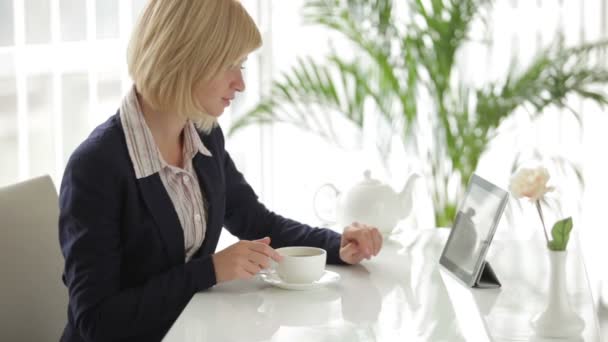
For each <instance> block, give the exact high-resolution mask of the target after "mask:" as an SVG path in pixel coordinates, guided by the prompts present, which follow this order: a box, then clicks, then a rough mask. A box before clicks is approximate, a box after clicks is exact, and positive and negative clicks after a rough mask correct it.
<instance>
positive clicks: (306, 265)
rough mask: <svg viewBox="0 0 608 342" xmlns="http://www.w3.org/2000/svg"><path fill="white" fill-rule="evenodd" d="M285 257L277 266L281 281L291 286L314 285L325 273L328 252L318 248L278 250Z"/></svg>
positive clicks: (286, 248) (285, 248) (284, 248)
mask: <svg viewBox="0 0 608 342" xmlns="http://www.w3.org/2000/svg"><path fill="white" fill-rule="evenodd" d="M276 251H277V252H278V253H279V254H281V255H282V256H283V260H281V262H279V263H278V265H277V273H278V274H279V277H280V278H281V280H283V281H284V282H286V283H291V284H306V283H312V282H315V281H317V280H319V279H320V278H321V276H322V275H323V272H324V271H325V262H326V260H327V252H326V251H325V250H324V249H322V248H317V247H304V246H297V247H283V248H278V249H277V250H276Z"/></svg>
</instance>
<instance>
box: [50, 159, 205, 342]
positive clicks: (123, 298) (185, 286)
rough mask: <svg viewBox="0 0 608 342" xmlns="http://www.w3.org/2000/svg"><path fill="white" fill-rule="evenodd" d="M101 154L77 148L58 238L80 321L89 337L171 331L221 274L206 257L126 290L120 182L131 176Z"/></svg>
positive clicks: (64, 193) (64, 191)
mask: <svg viewBox="0 0 608 342" xmlns="http://www.w3.org/2000/svg"><path fill="white" fill-rule="evenodd" d="M98 152H99V151H86V150H85V151H82V150H81V151H77V152H76V153H75V154H74V155H73V156H72V158H71V160H70V162H69V163H68V165H67V168H66V170H65V173H64V178H63V181H62V185H61V191H60V218H59V239H60V244H61V249H62V253H63V255H64V258H65V270H64V282H65V283H66V285H67V287H68V290H69V298H70V311H71V312H72V319H73V324H74V325H75V327H76V329H78V331H79V332H80V335H81V336H82V337H83V338H85V339H86V340H87V341H114V340H123V339H128V338H129V337H132V336H136V335H139V334H144V333H149V332H150V329H159V330H160V329H162V328H168V327H169V326H170V325H171V323H172V322H174V321H175V320H176V319H177V317H178V316H179V314H180V313H181V311H182V310H183V308H184V307H185V306H186V305H187V303H188V301H189V300H190V299H191V297H192V296H193V294H194V293H196V292H197V291H199V290H202V289H205V288H208V287H210V286H212V285H214V283H215V272H214V269H213V264H212V260H211V258H210V257H209V256H207V257H203V258H199V259H194V260H191V261H190V262H188V263H186V264H181V265H177V266H174V267H172V268H170V269H167V270H166V271H164V272H162V273H159V274H157V275H156V276H154V277H152V278H150V279H147V280H146V281H145V282H144V283H142V284H141V285H140V286H137V287H132V288H121V281H120V279H121V262H122V257H123V255H122V254H123V253H122V252H123V251H122V246H121V227H120V226H121V210H122V209H121V208H123V206H122V203H123V201H125V197H124V196H123V194H122V192H123V191H125V187H122V186H121V182H123V181H124V180H125V179H126V176H125V175H122V177H121V175H120V174H119V172H118V171H116V168H114V167H112V166H113V165H112V158H111V157H109V156H108V157H107V158H104V157H102V156H100V153H98ZM121 178H122V179H121ZM126 229H128V227H127V228H126Z"/></svg>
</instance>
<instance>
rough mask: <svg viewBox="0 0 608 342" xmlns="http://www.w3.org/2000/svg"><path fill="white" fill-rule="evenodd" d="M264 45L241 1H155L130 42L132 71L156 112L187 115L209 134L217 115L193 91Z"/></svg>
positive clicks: (138, 85)
mask: <svg viewBox="0 0 608 342" xmlns="http://www.w3.org/2000/svg"><path fill="white" fill-rule="evenodd" d="M261 45H262V37H261V35H260V31H259V30H258V28H257V26H256V24H255V22H254V21H253V19H252V18H251V16H250V15H249V14H248V13H247V11H246V10H245V8H243V6H242V5H241V3H240V2H239V1H238V0H150V1H149V2H148V4H147V5H146V7H145V9H144V10H143V13H142V15H141V16H140V18H139V20H138V22H137V24H136V26H135V28H134V30H133V33H132V35H131V40H130V42H129V47H128V52H127V64H128V68H129V75H130V76H131V78H132V79H133V82H134V83H135V87H136V89H137V91H138V92H139V94H140V95H141V96H142V97H143V98H144V99H145V100H146V101H147V102H148V103H149V104H150V106H152V108H154V109H155V110H159V111H164V112H167V113H171V114H176V115H181V116H185V117H187V118H189V119H191V120H192V121H193V122H194V124H195V125H196V126H197V127H198V128H199V129H201V130H202V131H203V132H206V133H208V132H209V131H210V130H211V129H212V128H213V127H214V126H215V125H216V118H215V117H213V116H211V115H209V114H207V113H205V111H204V109H203V108H201V106H200V105H199V103H198V101H197V100H196V99H195V96H194V92H195V90H196V89H197V88H198V87H199V85H200V84H201V83H204V82H208V81H210V80H212V79H213V78H215V77H217V76H219V75H221V74H222V73H223V72H225V71H226V70H228V69H229V68H230V67H234V66H236V65H237V64H238V63H239V62H240V60H241V59H243V58H244V57H245V56H246V55H247V54H249V53H250V52H252V51H254V50H256V49H257V48H259V47H260V46H261Z"/></svg>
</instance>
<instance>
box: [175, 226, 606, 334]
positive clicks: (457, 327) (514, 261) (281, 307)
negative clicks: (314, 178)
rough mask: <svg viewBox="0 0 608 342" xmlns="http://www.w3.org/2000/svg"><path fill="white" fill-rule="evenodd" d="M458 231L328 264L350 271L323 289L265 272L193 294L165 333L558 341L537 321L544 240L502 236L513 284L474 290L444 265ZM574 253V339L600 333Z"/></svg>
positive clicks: (501, 260)
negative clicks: (538, 333)
mask: <svg viewBox="0 0 608 342" xmlns="http://www.w3.org/2000/svg"><path fill="white" fill-rule="evenodd" d="M448 234H449V231H448V230H447V229H422V230H417V231H404V232H402V233H401V234H397V235H393V236H391V237H390V238H389V239H387V240H385V246H384V248H383V250H382V252H381V253H380V254H379V255H378V257H376V258H375V259H372V260H370V261H365V262H363V263H362V264H361V265H358V266H328V269H330V270H333V271H335V272H338V273H339V274H340V275H341V276H342V279H341V281H340V282H339V283H338V284H334V285H330V286H327V287H325V288H321V289H316V290H312V291H302V292H300V291H288V290H282V289H278V288H274V287H271V286H270V285H267V284H266V283H264V282H263V281H262V280H261V279H258V278H255V279H252V280H249V281H234V282H231V283H225V284H221V285H218V286H215V287H214V288H212V289H210V290H208V291H204V292H201V293H198V294H196V295H195V296H194V297H193V298H192V300H191V301H190V303H189V304H188V306H187V307H186V308H185V309H184V311H183V312H182V314H181V316H180V317H179V318H178V320H177V321H176V322H175V324H174V325H173V327H172V328H171V330H170V331H169V332H168V334H167V335H166V336H165V338H164V340H163V341H165V342H177V341H180V342H181V341H188V342H199V341H290V342H291V341H349V342H352V341H383V342H384V341H424V342H427V341H449V342H455V341H475V342H478V341H483V340H491V341H548V340H544V339H539V338H534V337H532V336H533V331H532V329H531V328H530V325H529V321H530V319H531V318H532V317H533V316H534V314H535V313H536V312H538V311H540V310H541V309H542V308H543V302H544V298H545V297H544V295H545V293H546V285H547V284H546V279H547V277H548V269H549V265H548V259H547V258H546V257H545V256H544V255H543V252H544V250H543V247H542V246H543V245H542V241H538V240H535V239H531V240H497V241H495V242H494V244H493V245H492V247H491V249H490V253H489V255H488V258H487V260H488V261H489V262H490V263H491V264H492V266H493V267H494V269H495V271H496V273H497V275H498V277H499V279H500V281H501V282H502V284H503V287H502V288H501V289H489V290H488V289H483V290H482V289H468V288H465V287H464V286H462V285H460V283H458V282H457V281H456V280H454V279H453V278H452V277H451V276H449V274H448V273H447V272H445V271H443V269H441V268H440V266H438V262H437V261H438V259H439V255H440V254H441V250H442V248H443V244H444V243H445V241H446V240H447V235H448ZM568 258H569V259H568V263H567V272H568V290H569V294H570V296H571V298H570V299H571V302H572V304H573V306H574V307H575V308H576V310H577V312H578V313H579V315H580V316H581V317H582V318H583V319H584V320H585V324H586V325H585V330H584V332H583V333H582V336H580V338H577V339H574V340H575V341H591V342H595V341H599V340H600V337H599V336H600V334H599V324H598V320H597V315H596V311H595V309H594V307H593V300H592V298H591V291H590V287H589V284H588V280H587V275H586V273H585V268H584V264H583V262H582V258H581V256H580V253H579V250H578V244H577V243H571V244H570V246H569V256H568ZM560 341H564V340H560Z"/></svg>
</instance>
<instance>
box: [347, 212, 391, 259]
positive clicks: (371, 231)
mask: <svg viewBox="0 0 608 342" xmlns="http://www.w3.org/2000/svg"><path fill="white" fill-rule="evenodd" d="M381 248H382V235H381V234H380V232H379V231H378V228H376V227H372V226H368V225H365V224H361V223H358V222H353V224H351V225H350V226H348V227H346V228H344V233H342V241H341V242H340V259H342V261H344V262H345V263H347V264H358V263H360V262H361V261H362V260H363V259H368V260H369V259H371V257H372V256H376V255H378V253H379V252H380V249H381Z"/></svg>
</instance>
